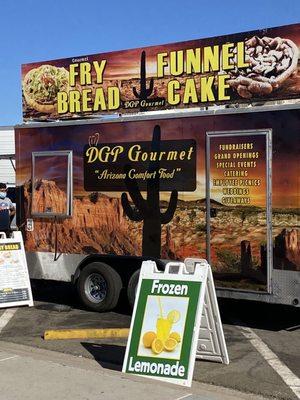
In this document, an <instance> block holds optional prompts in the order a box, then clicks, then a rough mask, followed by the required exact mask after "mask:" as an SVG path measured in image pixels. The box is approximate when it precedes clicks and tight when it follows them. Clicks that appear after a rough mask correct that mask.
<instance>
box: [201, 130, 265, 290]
mask: <svg viewBox="0 0 300 400" xmlns="http://www.w3.org/2000/svg"><path fill="white" fill-rule="evenodd" d="M271 156H272V152H271V131H269V130H263V131H262V130H258V131H227V132H207V134H206V188H207V194H206V199H207V253H208V254H207V257H208V259H209V260H210V263H211V265H212V268H213V271H214V274H215V279H216V281H217V284H218V286H221V287H226V288H233V289H238V290H247V291H253V290H254V291H263V292H271V269H272V251H271V249H272V244H271V240H272V232H271Z"/></svg>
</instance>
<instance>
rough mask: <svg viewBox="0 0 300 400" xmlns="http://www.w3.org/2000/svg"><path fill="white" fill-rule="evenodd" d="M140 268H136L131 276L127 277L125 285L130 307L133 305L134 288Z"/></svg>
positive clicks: (135, 288) (135, 287)
mask: <svg viewBox="0 0 300 400" xmlns="http://www.w3.org/2000/svg"><path fill="white" fill-rule="evenodd" d="M140 272H141V270H140V269H138V270H136V271H135V272H134V273H133V274H132V275H131V278H130V279H129V282H128V287H127V298H128V303H129V305H130V307H131V308H133V306H134V301H135V297H136V290H137V285H138V281H139V276H140Z"/></svg>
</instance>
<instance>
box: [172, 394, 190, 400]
mask: <svg viewBox="0 0 300 400" xmlns="http://www.w3.org/2000/svg"><path fill="white" fill-rule="evenodd" d="M191 396H192V394H191V393H189V394H186V395H184V396H182V397H178V398H177V399H175V400H182V399H186V398H187V397H191Z"/></svg>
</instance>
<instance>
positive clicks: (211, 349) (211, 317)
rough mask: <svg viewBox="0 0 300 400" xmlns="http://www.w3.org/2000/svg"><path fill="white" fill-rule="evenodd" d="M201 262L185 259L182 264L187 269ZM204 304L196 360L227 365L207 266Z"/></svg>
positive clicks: (226, 356)
mask: <svg viewBox="0 0 300 400" xmlns="http://www.w3.org/2000/svg"><path fill="white" fill-rule="evenodd" d="M200 261H201V262H203V260H198V259H191V258H190V259H186V260H185V261H184V262H185V264H186V265H187V269H190V268H191V267H193V265H192V264H194V266H195V264H196V263H197V262H200ZM204 290H205V294H204V304H203V309H202V315H201V323H200V329H199V336H198V344H197V352H196V359H198V360H208V361H215V362H220V363H224V364H229V357H228V352H227V347H226V342H225V337H224V332H223V327H222V321H221V317H220V312H219V307H218V302H217V296H216V291H215V285H214V281H213V275H212V271H211V268H210V266H208V273H207V280H206V285H205V288H204Z"/></svg>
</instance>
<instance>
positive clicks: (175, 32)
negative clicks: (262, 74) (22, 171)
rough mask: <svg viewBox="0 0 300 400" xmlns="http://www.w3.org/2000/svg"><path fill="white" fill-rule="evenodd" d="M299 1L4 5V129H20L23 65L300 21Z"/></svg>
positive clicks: (0, 32)
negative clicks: (21, 74) (17, 125)
mask: <svg viewBox="0 0 300 400" xmlns="http://www.w3.org/2000/svg"><path fill="white" fill-rule="evenodd" d="M299 17H300V0H285V1H282V0H251V1H243V0H242V1H239V0H226V1H224V0H214V1H209V0H205V1H203V0H197V1H195V0H189V1H182V0H181V1H178V0H173V1H172V0H160V1H156V0H152V1H151V2H146V1H143V0H140V1H136V0H134V1H129V0H128V1H116V0H115V1H114V0H110V1H103V0H102V1H101V0H98V1H97V0H90V1H84V0H65V1H63V0H51V1H42V0H14V1H9V0H0V84H1V85H0V88H1V89H0V126H3V125H14V124H16V123H20V122H21V119H22V114H21V80H20V66H21V64H22V63H28V62H33V61H43V60H51V59H55V58H65V57H73V56H80V55H86V54H93V53H102V52H106V51H113V50H122V49H127V48H135V47H143V46H149V45H156V44H163V43H172V42H178V41H184V40H190V39H198V38H202V37H210V36H217V35H223V34H228V33H235V32H243V31H248V30H253V29H261V28H266V27H273V26H279V25H287V24H292V23H298V22H300V21H299V20H300V18H299Z"/></svg>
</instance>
